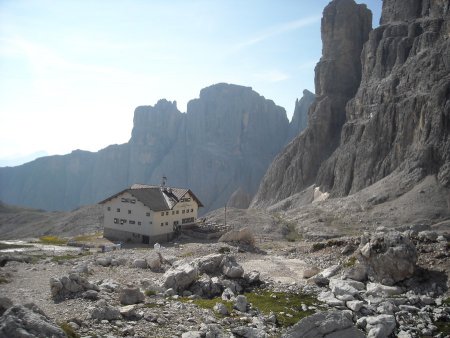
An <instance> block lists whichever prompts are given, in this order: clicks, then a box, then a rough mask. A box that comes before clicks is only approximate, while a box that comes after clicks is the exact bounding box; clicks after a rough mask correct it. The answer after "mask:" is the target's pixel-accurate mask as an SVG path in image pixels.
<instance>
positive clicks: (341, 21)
mask: <svg viewBox="0 0 450 338" xmlns="http://www.w3.org/2000/svg"><path fill="white" fill-rule="evenodd" d="M371 24H372V14H371V12H370V11H369V10H368V9H367V7H366V6H365V5H357V4H355V2H354V1H353V0H340V1H332V2H331V3H330V4H329V5H328V6H327V7H326V8H325V9H324V12H323V18H322V28H321V29H322V32H321V34H322V41H323V55H322V57H321V59H320V61H319V63H318V64H317V66H316V70H315V87H316V89H315V91H316V99H315V100H314V102H313V103H312V105H311V107H310V108H309V109H310V110H309V119H308V127H307V128H306V129H305V130H304V131H303V133H301V134H300V135H299V136H298V137H296V138H295V139H294V140H293V141H292V142H291V143H290V144H289V145H288V146H287V147H286V148H285V149H284V151H282V152H281V153H280V154H279V155H278V156H277V157H276V159H275V160H274V162H273V163H272V164H271V166H270V168H269V170H268V171H267V173H266V174H265V176H264V179H263V181H262V182H261V186H260V187H259V190H258V193H257V195H256V196H255V198H254V200H253V202H252V205H253V206H259V207H263V206H268V205H271V204H274V203H276V202H277V201H280V200H282V199H284V198H287V197H289V196H291V195H293V194H295V193H297V192H300V191H301V190H303V189H304V188H306V187H308V186H309V185H311V184H313V183H314V182H315V179H316V175H317V170H318V169H319V167H320V165H321V164H322V162H323V161H324V160H325V159H327V158H328V157H329V156H330V155H331V154H332V153H333V151H334V150H335V149H336V148H337V147H338V145H339V140H340V134H341V128H342V125H343V124H344V122H345V105H346V103H347V102H348V100H350V99H351V98H352V97H353V96H354V95H355V93H356V90H357V89H358V86H359V83H360V81H361V60H360V55H361V51H362V49H363V45H364V43H365V42H366V41H367V40H368V37H369V32H370V30H371Z"/></svg>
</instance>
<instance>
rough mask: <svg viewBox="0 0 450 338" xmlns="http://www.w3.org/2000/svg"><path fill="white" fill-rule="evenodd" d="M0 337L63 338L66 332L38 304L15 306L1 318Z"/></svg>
mask: <svg viewBox="0 0 450 338" xmlns="http://www.w3.org/2000/svg"><path fill="white" fill-rule="evenodd" d="M0 337H8V338H22V337H38V338H47V337H55V338H63V337H67V335H66V334H65V333H64V331H63V330H62V329H61V328H60V327H59V326H58V325H56V324H55V323H54V322H52V321H51V320H50V318H49V317H47V315H46V314H45V313H44V312H43V311H42V310H41V309H39V308H38V306H37V305H36V304H33V303H29V304H25V305H14V306H12V307H10V308H9V309H8V310H6V312H5V313H4V314H3V316H1V317H0Z"/></svg>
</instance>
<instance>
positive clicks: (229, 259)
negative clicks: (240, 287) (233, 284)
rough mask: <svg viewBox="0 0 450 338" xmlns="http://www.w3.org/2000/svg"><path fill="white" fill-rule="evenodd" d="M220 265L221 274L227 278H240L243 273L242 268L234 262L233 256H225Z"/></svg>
mask: <svg viewBox="0 0 450 338" xmlns="http://www.w3.org/2000/svg"><path fill="white" fill-rule="evenodd" d="M221 266H222V272H223V274H224V275H225V276H227V277H229V278H240V277H242V276H243V275H244V268H243V267H242V266H241V265H239V264H238V263H237V262H236V259H235V258H234V257H233V256H225V257H224V258H223V259H222V263H221Z"/></svg>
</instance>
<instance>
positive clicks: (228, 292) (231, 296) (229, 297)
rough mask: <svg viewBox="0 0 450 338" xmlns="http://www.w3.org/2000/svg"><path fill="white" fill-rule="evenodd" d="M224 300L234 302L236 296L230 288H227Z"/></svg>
mask: <svg viewBox="0 0 450 338" xmlns="http://www.w3.org/2000/svg"><path fill="white" fill-rule="evenodd" d="M222 299H223V300H234V299H235V294H234V292H233V290H231V289H230V288H226V289H225V290H223V292H222Z"/></svg>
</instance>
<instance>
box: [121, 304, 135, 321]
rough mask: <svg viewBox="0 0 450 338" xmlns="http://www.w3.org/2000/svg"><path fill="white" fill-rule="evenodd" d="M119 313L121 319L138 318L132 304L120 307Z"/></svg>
mask: <svg viewBox="0 0 450 338" xmlns="http://www.w3.org/2000/svg"><path fill="white" fill-rule="evenodd" d="M119 311H120V314H121V315H122V317H124V318H126V319H133V318H137V317H138V314H137V312H136V305H134V304H133V305H125V306H122V307H121V308H120V309H119Z"/></svg>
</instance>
